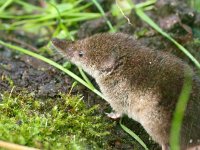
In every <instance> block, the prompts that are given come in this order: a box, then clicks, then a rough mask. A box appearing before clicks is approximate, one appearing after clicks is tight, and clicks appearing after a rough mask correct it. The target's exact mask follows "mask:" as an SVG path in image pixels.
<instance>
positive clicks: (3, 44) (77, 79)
mask: <svg viewBox="0 0 200 150" xmlns="http://www.w3.org/2000/svg"><path fill="white" fill-rule="evenodd" d="M0 44H1V45H2V46H5V47H8V48H10V49H14V50H16V51H19V52H21V53H24V54H26V55H29V56H32V57H34V58H37V59H40V60H42V61H44V62H46V63H48V64H50V65H52V66H54V67H56V68H58V69H59V70H61V71H63V72H65V73H66V74H68V75H69V76H70V77H72V78H74V79H75V80H76V81H78V82H79V83H81V84H83V85H84V86H85V87H87V88H88V89H90V90H91V91H93V92H94V93H96V94H97V95H98V96H100V97H101V98H103V99H105V97H104V96H103V95H102V93H101V92H99V91H98V90H97V89H93V88H91V87H90V85H88V84H87V82H85V81H84V80H82V79H81V78H80V77H78V76H77V75H75V74H74V73H73V72H71V71H69V70H67V69H65V68H64V67H63V66H61V65H59V64H58V63H56V62H54V61H52V60H50V59H48V58H46V57H44V56H41V55H39V54H37V53H34V52H31V51H29V50H27V49H24V48H21V47H18V46H15V45H11V44H8V43H5V42H3V41H1V40H0Z"/></svg>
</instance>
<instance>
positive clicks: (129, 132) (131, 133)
mask: <svg viewBox="0 0 200 150" xmlns="http://www.w3.org/2000/svg"><path fill="white" fill-rule="evenodd" d="M121 121H122V119H120V122H119V124H120V126H121V128H122V129H123V130H124V131H126V132H127V133H128V134H129V135H131V136H132V137H133V138H134V139H135V140H136V141H137V142H138V143H140V145H142V147H143V148H144V149H145V150H148V148H147V146H146V144H145V143H144V142H143V141H142V140H141V139H140V137H139V136H137V135H136V134H135V133H134V132H133V131H131V130H130V129H129V128H127V127H126V126H124V125H123V124H122V123H121Z"/></svg>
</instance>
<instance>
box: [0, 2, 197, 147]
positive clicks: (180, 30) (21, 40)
mask: <svg viewBox="0 0 200 150" xmlns="http://www.w3.org/2000/svg"><path fill="white" fill-rule="evenodd" d="M102 3H103V1H102ZM104 3H105V2H104ZM180 3H181V4H180ZM103 6H105V8H106V9H105V10H107V11H108V12H107V13H108V14H107V18H108V19H109V20H111V22H112V23H113V24H114V25H117V23H118V22H123V24H122V25H120V26H119V25H117V27H118V30H119V31H121V32H125V33H127V34H131V35H134V36H135V37H136V38H138V41H139V42H141V43H142V45H145V46H148V47H151V48H153V49H157V50H162V51H168V52H170V53H174V54H175V55H177V56H178V57H180V58H182V59H184V60H185V61H187V62H188V63H189V64H191V65H192V66H194V65H193V63H192V62H191V61H190V60H189V59H188V58H187V57H186V56H185V55H184V54H183V53H182V52H181V51H180V50H179V49H177V48H176V47H175V46H174V44H172V43H171V42H170V41H168V40H167V39H165V38H164V37H162V36H161V35H160V34H158V33H157V32H156V31H154V30H153V29H151V28H150V27H149V26H148V25H147V24H146V23H144V22H142V21H141V20H140V19H139V18H138V17H137V16H136V14H135V13H134V11H132V13H131V14H130V16H129V17H130V20H131V23H132V24H133V25H129V24H128V23H127V20H125V19H116V18H114V17H113V16H112V15H111V14H110V13H109V9H108V7H109V6H110V1H109V5H105V4H104V5H103ZM93 9H94V8H91V10H93ZM95 11H96V10H95ZM148 15H149V16H150V17H151V18H152V19H153V20H155V21H156V22H157V24H158V25H159V26H161V27H162V28H163V29H164V30H165V31H167V32H168V33H169V34H170V35H171V36H173V37H174V38H175V39H176V40H177V41H178V42H179V43H181V44H182V45H183V46H185V47H186V48H188V50H189V51H190V52H191V53H192V54H193V56H195V58H197V59H198V60H199V61H200V42H195V40H194V39H200V34H199V33H200V13H198V12H196V11H195V10H193V9H192V8H190V7H189V6H188V5H187V4H186V3H184V2H183V1H182V0H180V2H179V1H177V0H166V1H165V0H158V2H157V3H156V7H155V9H153V10H151V11H148ZM108 29H109V28H108V27H107V25H106V21H105V18H101V19H97V20H93V21H87V22H83V23H82V24H80V30H79V31H78V33H77V39H80V38H85V37H88V36H91V35H93V34H95V33H98V32H106V31H108ZM0 34H1V35H5V36H3V37H0V38H1V39H4V40H6V41H7V42H12V43H14V44H18V45H21V46H22V47H25V48H29V49H31V50H33V51H37V49H38V48H39V47H42V46H44V45H46V44H47V42H48V41H46V42H44V43H38V42H37V40H35V39H37V37H36V36H35V35H29V34H28V33H25V34H21V33H20V31H19V32H10V33H9V34H8V33H4V32H3V31H2V32H1V33H0ZM16 39H18V40H16ZM45 55H46V57H48V58H50V59H52V60H55V61H57V62H59V63H60V64H62V63H64V62H65V60H64V59H63V58H62V56H60V55H58V54H56V55H53V54H48V53H45ZM71 70H73V71H74V72H78V71H77V69H76V68H75V67H74V66H72V68H71ZM73 82H74V80H73V79H72V78H70V77H68V76H67V75H65V74H64V73H62V72H61V71H59V70H57V69H55V68H54V67H52V66H50V65H48V64H46V63H44V62H42V61H40V60H37V59H35V58H32V57H29V56H26V55H22V54H19V53H16V52H13V51H12V50H10V49H7V48H5V47H2V46H0V93H1V92H3V91H10V90H11V87H12V85H14V86H15V87H16V88H15V91H14V92H16V93H17V92H19V91H21V90H23V89H26V90H28V91H30V92H32V93H33V94H34V95H35V96H36V97H40V98H46V97H56V96H57V95H58V93H59V92H64V93H68V92H69V91H70V89H71V85H72V83H73ZM93 82H94V81H93ZM77 93H79V94H82V95H83V96H84V101H85V102H86V104H87V105H88V106H89V107H90V106H92V105H94V104H100V105H101V107H100V110H99V112H98V113H100V114H102V115H104V116H105V112H110V111H111V108H110V107H109V105H108V103H107V102H105V101H104V100H102V99H101V98H99V97H98V96H96V95H95V94H94V93H92V92H91V91H89V90H88V89H87V88H85V87H84V86H82V85H80V84H78V85H77V86H76V87H75V88H74V89H73V90H72V94H77ZM0 99H1V98H0ZM105 117H106V116H105ZM117 122H118V120H117ZM123 124H125V125H126V126H127V127H129V128H130V129H131V130H133V131H134V132H135V133H136V134H137V135H139V136H140V137H141V138H142V139H143V140H144V142H145V143H147V144H148V147H149V148H150V149H159V146H158V145H157V144H154V142H153V141H151V140H149V139H150V138H149V136H148V135H147V133H146V132H145V131H144V130H143V128H142V127H141V126H140V125H139V124H138V123H136V122H134V121H132V120H131V119H128V118H126V117H125V118H124V119H123ZM112 135H113V137H112V139H110V140H109V143H110V146H111V147H112V149H133V148H134V142H133V141H134V139H133V138H131V137H130V136H129V135H127V133H125V132H124V131H123V130H122V129H121V128H120V126H119V125H117V126H116V127H115V128H114V129H112ZM139 149H142V148H139Z"/></svg>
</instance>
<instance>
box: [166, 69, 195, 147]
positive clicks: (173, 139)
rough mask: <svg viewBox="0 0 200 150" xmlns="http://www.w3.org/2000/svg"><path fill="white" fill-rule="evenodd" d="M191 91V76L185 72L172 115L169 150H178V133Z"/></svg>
mask: <svg viewBox="0 0 200 150" xmlns="http://www.w3.org/2000/svg"><path fill="white" fill-rule="evenodd" d="M191 90H192V75H190V71H188V72H185V80H184V84H183V88H182V91H181V94H180V96H179V99H178V102H177V105H176V109H175V112H174V114H173V119H172V126H171V131H170V148H171V150H180V142H179V139H180V131H181V125H182V122H183V117H184V112H185V109H186V106H187V102H188V100H189V97H190V92H191Z"/></svg>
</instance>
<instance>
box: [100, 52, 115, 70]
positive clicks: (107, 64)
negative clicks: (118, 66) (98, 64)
mask: <svg viewBox="0 0 200 150" xmlns="http://www.w3.org/2000/svg"><path fill="white" fill-rule="evenodd" d="M115 63H116V62H115V56H112V55H111V56H109V58H108V59H107V60H105V61H104V62H103V64H102V68H103V69H102V70H103V71H106V72H111V71H112V70H113V69H114V68H115Z"/></svg>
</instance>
